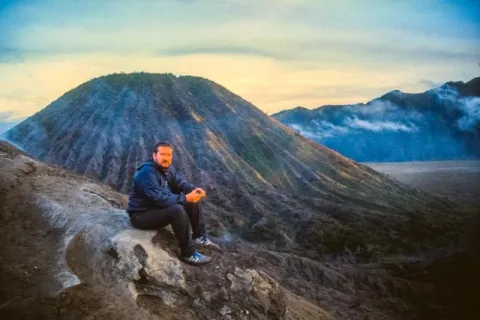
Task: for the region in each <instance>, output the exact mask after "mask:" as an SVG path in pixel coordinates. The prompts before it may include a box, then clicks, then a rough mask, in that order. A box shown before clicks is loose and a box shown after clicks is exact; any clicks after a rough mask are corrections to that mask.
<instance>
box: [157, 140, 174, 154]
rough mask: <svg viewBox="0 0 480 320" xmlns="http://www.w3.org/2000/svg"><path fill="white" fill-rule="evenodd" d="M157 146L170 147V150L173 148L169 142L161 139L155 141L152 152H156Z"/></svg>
mask: <svg viewBox="0 0 480 320" xmlns="http://www.w3.org/2000/svg"><path fill="white" fill-rule="evenodd" d="M158 147H170V148H172V150H173V146H172V145H171V144H170V143H168V142H164V141H161V142H157V143H156V144H155V146H154V147H153V153H157V152H158Z"/></svg>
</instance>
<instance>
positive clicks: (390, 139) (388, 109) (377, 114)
mask: <svg viewBox="0 0 480 320" xmlns="http://www.w3.org/2000/svg"><path fill="white" fill-rule="evenodd" d="M479 110H480V78H474V79H472V80H470V81H469V82H467V83H463V82H447V83H445V84H444V85H443V86H441V87H439V88H436V89H432V90H429V91H426V92H424V93H419V94H409V93H403V92H401V91H398V90H394V91H390V92H388V93H387V94H385V95H383V96H381V97H379V98H376V99H374V100H372V101H370V102H368V103H367V104H356V105H339V106H323V107H319V108H317V109H313V110H308V109H305V108H302V107H298V108H295V109H292V110H285V111H281V112H279V113H277V114H274V115H272V117H274V118H275V119H277V120H279V121H281V122H282V123H284V124H286V125H288V126H290V127H291V128H293V129H295V130H297V131H298V132H299V133H300V134H302V135H304V136H305V137H307V138H309V139H312V140H313V141H316V142H318V143H321V144H323V145H325V146H327V147H329V148H331V149H334V150H336V151H338V152H340V153H341V154H343V155H345V156H346V157H349V158H351V159H354V160H356V161H364V162H367V161H412V160H447V159H450V160H455V159H478V158H480V148H479V146H480V111H479Z"/></svg>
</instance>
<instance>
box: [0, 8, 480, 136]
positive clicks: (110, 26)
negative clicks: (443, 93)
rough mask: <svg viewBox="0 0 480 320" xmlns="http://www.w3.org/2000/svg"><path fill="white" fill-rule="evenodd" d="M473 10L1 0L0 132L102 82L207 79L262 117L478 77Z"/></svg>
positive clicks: (479, 38) (479, 13)
mask: <svg viewBox="0 0 480 320" xmlns="http://www.w3.org/2000/svg"><path fill="white" fill-rule="evenodd" d="M478 17H480V5H479V4H477V3H476V1H448V0H444V1H435V0H424V1H410V0H402V1H401V0H398V1H397V0H391V1H384V0H378V1H373V0H364V1H347V0H336V1H327V0H325V1H320V0H243V1H242V0H159V1H141V0H132V1H126V0H115V1H113V0H112V1H106V0H82V1H74V0H72V1H69V0H49V1H41V0H39V1H34V0H25V1H4V0H0V132H1V131H3V130H6V129H8V127H10V126H12V125H14V124H16V123H18V122H19V121H21V120H23V119H25V118H26V117H29V116H31V115H33V114H34V113H36V112H37V111H39V110H41V109H42V108H44V107H46V106H47V105H48V104H49V103H51V102H53V101H55V100H56V99H57V98H59V97H60V96H61V95H62V94H63V93H65V92H66V91H69V90H71V89H73V88H75V87H77V86H78V85H80V84H82V83H84V82H86V81H88V80H90V79H92V78H95V77H99V76H102V75H107V74H111V73H119V72H125V73H130V72H139V71H144V72H152V73H173V74H176V75H193V76H200V77H204V78H208V79H210V80H213V81H215V82H217V83H219V84H221V85H222V86H224V87H226V88H227V89H229V90H231V91H233V92H234V93H236V94H238V95H240V96H241V97H243V98H244V99H245V100H247V101H249V102H251V103H253V104H254V105H255V106H257V107H258V108H260V109H261V110H263V111H264V112H265V113H267V114H273V113H276V112H278V111H281V110H285V109H291V108H294V107H296V106H303V107H306V108H309V109H312V108H317V107H319V106H322V105H327V104H350V103H360V102H367V101H369V100H371V99H373V98H375V97H378V96H380V95H382V94H384V93H386V92H388V91H390V90H394V89H398V90H401V91H404V92H423V91H425V90H428V89H430V88H434V87H437V86H439V85H441V84H443V83H445V82H447V81H468V80H470V79H472V78H474V77H476V76H478V75H479V74H480V19H479V18H478Z"/></svg>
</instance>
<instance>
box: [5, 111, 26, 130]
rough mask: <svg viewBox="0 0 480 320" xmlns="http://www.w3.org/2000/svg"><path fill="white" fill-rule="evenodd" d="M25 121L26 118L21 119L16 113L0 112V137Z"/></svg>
mask: <svg viewBox="0 0 480 320" xmlns="http://www.w3.org/2000/svg"><path fill="white" fill-rule="evenodd" d="M24 119H25V118H24V117H19V116H18V114H16V113H15V112H11V111H6V112H5V111H0V135H1V134H2V133H4V132H6V131H8V130H10V129H11V128H13V127H14V126H15V125H17V124H18V123H20V122H21V121H22V120H24Z"/></svg>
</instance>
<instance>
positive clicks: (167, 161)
mask: <svg viewBox="0 0 480 320" xmlns="http://www.w3.org/2000/svg"><path fill="white" fill-rule="evenodd" d="M172 157H173V149H172V148H170V147H164V146H160V147H158V148H157V152H156V153H154V154H153V161H155V163H156V164H157V165H159V166H161V167H164V168H168V167H169V166H170V165H171V164H172Z"/></svg>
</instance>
